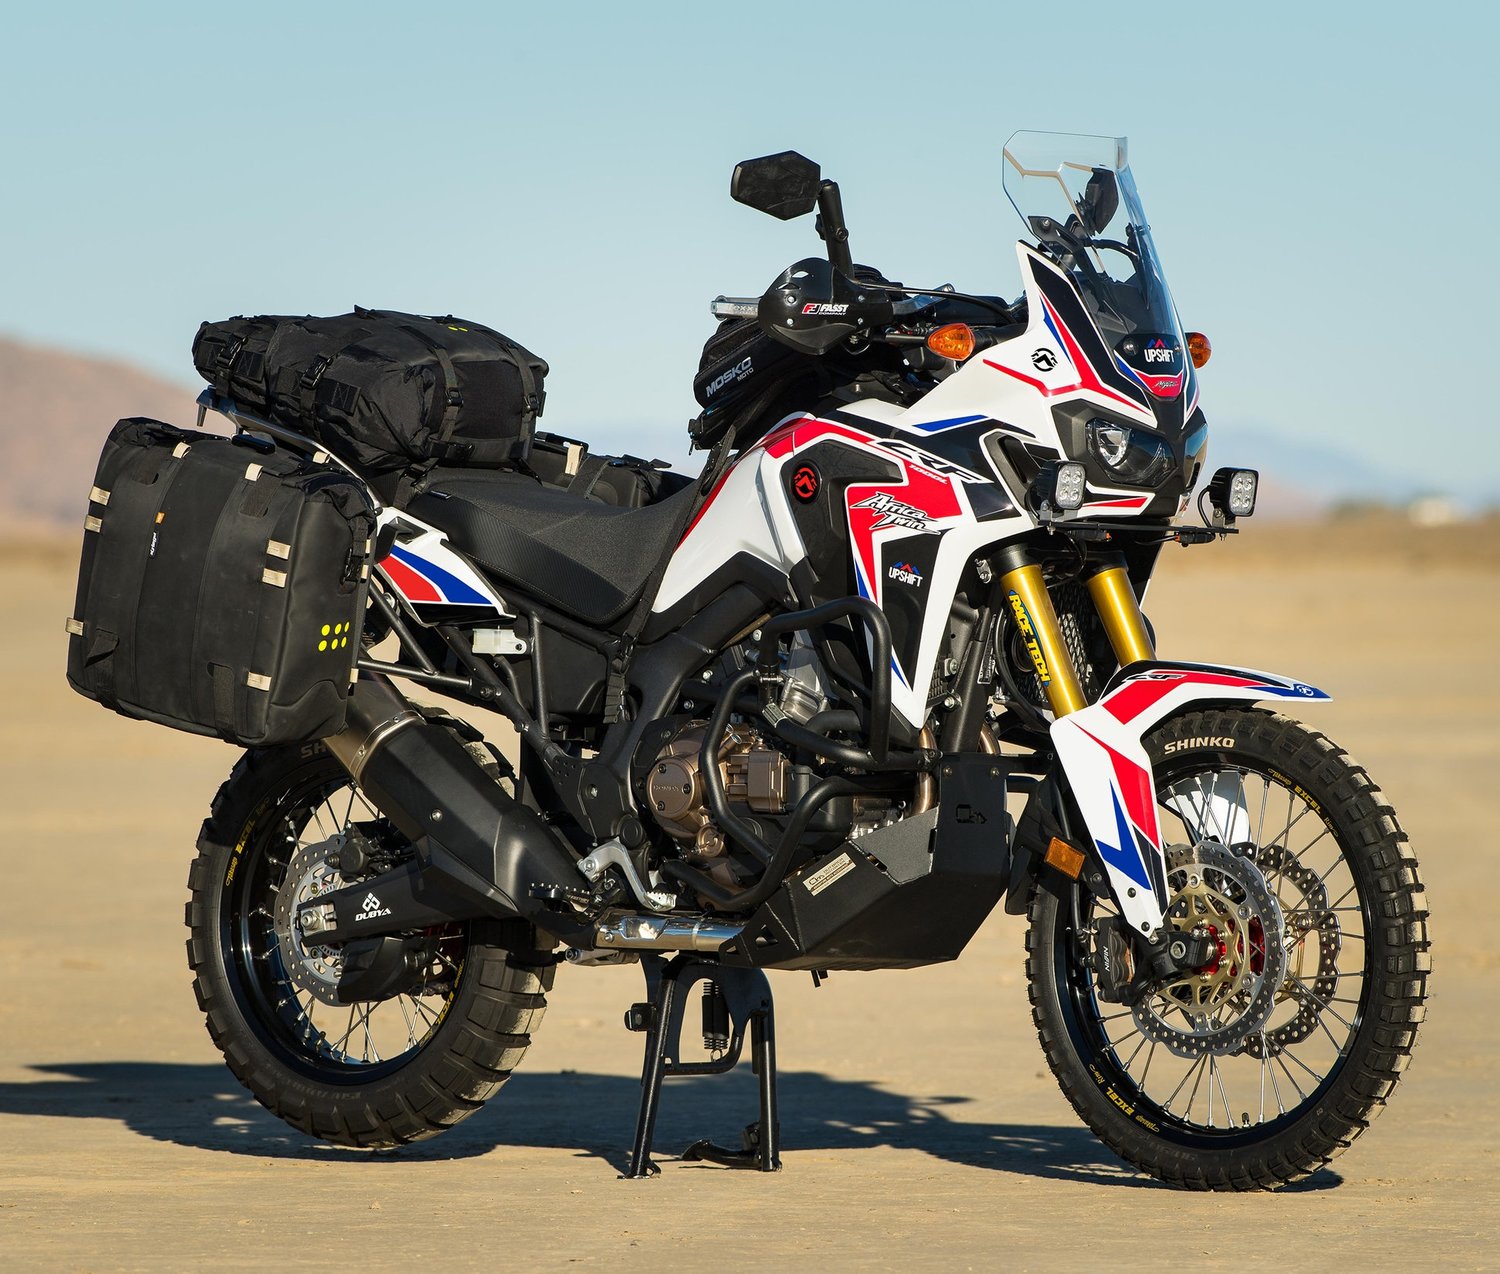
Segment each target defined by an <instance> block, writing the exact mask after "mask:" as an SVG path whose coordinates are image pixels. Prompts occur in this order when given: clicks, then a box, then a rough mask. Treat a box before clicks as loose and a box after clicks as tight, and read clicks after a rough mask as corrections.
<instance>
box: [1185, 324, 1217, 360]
mask: <svg viewBox="0 0 1500 1274" xmlns="http://www.w3.org/2000/svg"><path fill="white" fill-rule="evenodd" d="M1187 347H1188V357H1189V358H1191V359H1192V360H1193V366H1194V367H1202V366H1203V364H1204V363H1206V362H1208V360H1209V359H1210V358H1212V357H1213V352H1214V347H1213V345H1212V344H1211V343H1210V342H1209V339H1208V337H1206V336H1204V335H1203V333H1202V332H1189V333H1188V334H1187Z"/></svg>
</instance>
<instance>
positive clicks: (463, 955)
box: [187, 744, 554, 1149]
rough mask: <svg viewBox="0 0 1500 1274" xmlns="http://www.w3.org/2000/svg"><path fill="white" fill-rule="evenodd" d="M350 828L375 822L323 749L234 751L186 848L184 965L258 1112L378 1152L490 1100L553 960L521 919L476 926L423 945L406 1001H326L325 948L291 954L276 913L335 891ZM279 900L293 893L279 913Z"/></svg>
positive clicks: (331, 976)
mask: <svg viewBox="0 0 1500 1274" xmlns="http://www.w3.org/2000/svg"><path fill="white" fill-rule="evenodd" d="M351 822H358V823H360V824H361V825H362V826H365V827H378V826H379V825H380V823H381V820H380V816H379V815H378V814H377V813H376V812H375V811H374V810H373V809H371V808H370V807H369V806H368V805H367V804H365V803H364V801H363V798H362V797H361V796H360V795H359V793H358V791H357V789H356V788H355V787H354V785H353V783H352V781H351V780H350V778H349V775H348V774H347V772H345V770H344V769H343V767H342V766H341V765H340V764H339V763H338V762H337V761H336V760H335V759H334V758H333V757H332V756H331V755H329V753H328V752H327V750H326V749H325V748H324V747H323V745H321V744H309V745H306V746H304V747H301V748H297V747H290V748H279V749H272V750H263V751H252V752H247V753H246V754H245V755H244V756H243V757H242V758H241V760H240V761H239V763H238V764H237V765H236V766H235V768H234V771H233V773H231V775H230V776H229V778H228V779H227V780H226V781H225V783H224V785H223V786H222V787H221V788H220V789H219V793H218V795H217V796H216V797H215V799H214V803H213V810H212V813H211V814H210V816H209V818H208V819H207V821H206V822H205V823H204V824H203V830H202V833H201V834H200V836H199V839H198V856H197V858H196V859H195V860H194V862H193V866H192V870H191V873H190V875H189V878H188V887H189V890H190V892H191V898H190V900H189V902H188V906H187V924H188V929H189V931H190V937H189V939H188V944H187V949H188V964H189V966H190V967H191V968H192V971H193V975H194V982H193V986H194V991H195V993H196V994H197V997H198V1004H199V1007H200V1008H201V1009H202V1010H203V1013H204V1015H205V1018H206V1022H207V1026H208V1032H209V1035H210V1036H211V1037H212V1039H213V1041H214V1043H215V1045H217V1046H218V1048H219V1050H220V1051H221V1052H222V1053H223V1054H224V1060H225V1061H226V1062H227V1063H228V1065H229V1069H230V1070H231V1071H233V1072H234V1074H235V1076H236V1077H237V1078H238V1079H239V1080H240V1082H241V1083H242V1084H244V1085H245V1087H246V1088H248V1089H249V1090H250V1092H251V1093H252V1094H254V1096H255V1098H256V1100H257V1101H259V1102H260V1103H261V1105H263V1106H265V1107H266V1109H267V1110H269V1111H271V1113H272V1114H274V1115H277V1116H278V1117H280V1118H281V1119H284V1120H285V1121H286V1122H287V1123H289V1124H291V1125H292V1126H293V1127H294V1128H297V1129H300V1130H301V1131H302V1132H305V1133H307V1134H309V1135H310V1136H313V1137H317V1138H318V1139H320V1140H322V1141H328V1142H334V1143H336V1144H339V1145H344V1146H359V1147H366V1148H372V1149H378V1148H389V1147H394V1146H398V1145H402V1144H404V1143H407V1142H412V1141H420V1140H422V1139H424V1138H427V1137H432V1136H435V1135H437V1134H438V1133H440V1132H443V1131H445V1130H446V1129H448V1128H450V1127H452V1126H453V1125H454V1124H456V1123H458V1122H459V1121H460V1120H462V1119H465V1118H467V1117H468V1116H469V1115H471V1114H473V1113H474V1112H475V1111H476V1110H478V1109H479V1108H480V1106H481V1105H483V1104H484V1102H485V1101H486V1100H487V1099H488V1098H489V1097H491V1096H493V1095H494V1094H495V1093H496V1092H497V1091H498V1090H499V1088H500V1087H501V1085H503V1084H504V1083H505V1081H506V1080H507V1079H508V1078H509V1077H510V1073H511V1071H512V1069H513V1068H514V1067H515V1066H516V1065H517V1063H519V1062H520V1060H521V1058H522V1056H523V1055H524V1054H525V1052H526V1049H527V1047H528V1046H529V1044H530V1042H531V1033H532V1032H533V1031H535V1030H536V1028H537V1027H538V1026H539V1025H540V1023H541V1019H542V1014H543V1011H544V1010H545V1008H546V992H547V990H548V989H549V988H550V986H551V984H552V975H553V971H554V966H553V964H552V961H551V957H550V955H548V954H547V953H546V952H542V951H538V950H535V949H534V947H535V935H534V932H533V931H531V930H530V929H528V928H527V927H526V926H524V925H522V924H521V923H520V922H514V923H501V922H489V921H483V922H482V921H473V922H469V923H468V924H463V925H453V926H450V927H449V928H447V929H445V930H442V931H440V932H438V933H436V934H434V935H433V942H432V950H433V962H432V965H431V969H430V976H427V977H425V978H424V981H423V982H422V983H421V984H419V985H416V986H414V987H413V988H412V989H411V990H410V991H409V992H408V993H403V994H400V995H395V996H392V997H390V998H388V999H385V1000H380V1001H366V1002H363V1003H359V1004H354V1005H344V1004H338V1003H336V1002H335V997H334V987H335V986H336V983H337V977H338V970H339V958H340V957H339V955H338V953H337V952H336V951H333V950H330V949H316V948H313V949H309V948H307V947H305V946H303V944H302V942H301V940H300V936H299V934H298V933H297V932H296V931H295V930H294V929H293V928H292V925H291V922H290V921H289V919H288V917H289V916H290V915H291V914H292V911H293V907H294V906H295V905H300V903H301V902H302V901H305V898H306V896H308V895H309V894H311V893H317V892H323V891H325V890H327V889H330V888H336V887H338V886H339V885H341V884H343V883H346V882H345V881H344V880H343V878H342V877H341V876H340V874H339V872H338V868H337V866H336V861H335V863H330V862H328V861H327V859H328V857H329V855H330V851H329V850H328V849H327V848H326V847H327V846H328V845H330V844H332V843H334V838H336V837H337V835H338V834H339V833H340V832H341V831H342V830H343V829H345V828H347V827H348V826H349V825H350V823H351ZM384 836H385V838H386V840H387V843H389V842H390V839H391V836H392V833H391V831H390V829H389V828H385V829H384ZM408 848H409V847H408ZM393 852H395V853H398V854H399V853H400V852H402V851H401V848H400V846H399V845H398V846H397V847H396V848H395V850H394V851H393ZM282 891H287V892H288V893H289V894H290V895H295V896H294V897H289V898H287V899H285V900H284V901H283V904H282V905H280V906H278V896H279V895H280V894H281V893H282Z"/></svg>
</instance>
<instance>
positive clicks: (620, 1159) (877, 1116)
mask: <svg viewBox="0 0 1500 1274" xmlns="http://www.w3.org/2000/svg"><path fill="white" fill-rule="evenodd" d="M31 1069H32V1070H33V1072H34V1073H35V1074H36V1076H37V1078H36V1079H35V1080H33V1081H28V1082H25V1083H13V1084H0V1115H26V1116H41V1117H48V1118H62V1119H114V1120H118V1121H120V1122H121V1123H123V1124H124V1125H125V1126H126V1127H127V1128H129V1129H131V1130H132V1131H133V1132H136V1133H139V1134H140V1135H141V1136H143V1137H149V1138H151V1139H152V1140H154V1141H161V1142H168V1143H171V1144H174V1145H179V1146H186V1147H189V1148H192V1149H196V1150H213V1151H220V1152H227V1153H230V1154H240V1155H250V1156H254V1157H256V1158H262V1159H278V1158H285V1159H304V1160H322V1161H331V1162H350V1161H354V1160H368V1161H369V1162H370V1163H371V1165H372V1167H374V1166H375V1165H378V1164H393V1165H394V1164H399V1163H402V1162H407V1161H433V1160H445V1159H464V1158H472V1157H475V1156H479V1155H484V1154H488V1153H490V1152H491V1151H493V1150H496V1149H499V1148H504V1147H516V1148H524V1147H527V1146H536V1147H556V1148H562V1149H571V1150H574V1151H575V1152H576V1153H577V1154H578V1156H579V1157H582V1158H596V1159H599V1160H602V1161H604V1162H605V1163H607V1164H608V1165H609V1166H610V1167H611V1168H613V1169H616V1170H618V1169H620V1168H622V1167H623V1166H624V1164H625V1163H626V1161H627V1160H628V1159H629V1155H630V1140H631V1136H632V1133H633V1131H634V1127H635V1115H636V1106H637V1103H638V1102H639V1100H640V1084H639V1082H638V1081H637V1080H636V1079H634V1078H632V1077H629V1076H623V1075H599V1074H591V1073H583V1072H576V1071H562V1072H555V1073H524V1072H522V1073H518V1074H517V1075H516V1076H515V1077H514V1078H513V1079H512V1080H511V1081H510V1083H509V1084H508V1085H507V1086H506V1088H505V1089H504V1091H503V1092H502V1093H500V1094H499V1095H498V1096H497V1097H495V1098H493V1099H492V1100H491V1103H490V1105H489V1107H487V1108H486V1109H485V1110H484V1111H482V1112H480V1113H479V1114H477V1115H475V1116H474V1117H472V1118H471V1119H468V1120H466V1121H465V1122H464V1123H462V1124H460V1125H459V1126H458V1127H456V1128H454V1129H453V1130H451V1131H450V1132H447V1133H444V1134H443V1135H442V1136H441V1137H438V1138H436V1139H434V1140H432V1141H428V1142H422V1143H418V1144H416V1145H413V1146H409V1147H406V1148H404V1149H402V1150H399V1151H392V1152H368V1151H357V1150H347V1149H344V1148H342V1147H337V1146H330V1145H327V1144H323V1143H319V1142H316V1141H313V1140H311V1139H309V1138H306V1137H303V1136H301V1135H299V1134H297V1133H295V1132H293V1131H291V1130H290V1129H288V1128H287V1127H286V1126H285V1125H283V1124H282V1123H281V1122H280V1121H279V1120H278V1119H276V1118H275V1117H274V1116H272V1115H270V1114H269V1113H267V1112H266V1111H265V1110H263V1109H262V1108H261V1107H260V1106H259V1105H258V1104H257V1103H256V1102H255V1100H254V1099H253V1098H251V1097H250V1096H249V1095H248V1094H247V1093H246V1092H244V1090H243V1089H241V1088H240V1087H239V1085H238V1084H236V1083H235V1082H234V1081H233V1079H232V1078H231V1077H230V1076H229V1074H228V1073H227V1072H226V1071H225V1070H224V1068H223V1067H222V1066H219V1065H215V1064H203V1065H191V1064H179V1063H170V1062H83V1063H58V1064H54V1065H38V1066H34V1067H32V1068H31ZM779 1092H780V1096H781V1141H782V1152H783V1156H784V1157H786V1156H789V1167H790V1168H791V1169H792V1170H794V1171H795V1170H796V1168H797V1162H796V1160H797V1157H798V1152H808V1151H812V1152H820V1151H849V1150H859V1149H865V1148H871V1147H887V1148H891V1149H897V1150H918V1151H922V1152H924V1153H926V1154H930V1155H933V1156H935V1157H937V1158H939V1159H945V1160H948V1161H949V1162H952V1163H958V1164H964V1165H967V1166H969V1167H975V1168H987V1169H991V1170H993V1171H996V1172H1006V1173H1011V1174H1015V1175H1018V1176H1031V1177H1042V1178H1050V1179H1055V1180H1066V1181H1076V1182H1080V1183H1093V1184H1097V1185H1109V1186H1128V1187H1145V1188H1159V1189H1166V1188H1167V1187H1165V1186H1161V1185H1160V1184H1159V1183H1158V1182H1155V1181H1152V1180H1149V1179H1148V1178H1146V1177H1143V1176H1140V1175H1138V1174H1136V1173H1134V1172H1132V1171H1131V1170H1130V1169H1128V1168H1127V1167H1126V1166H1125V1165H1124V1164H1123V1163H1121V1162H1120V1161H1119V1160H1118V1159H1116V1158H1115V1157H1114V1155H1112V1154H1111V1153H1110V1152H1109V1151H1108V1150H1107V1149H1106V1148H1105V1147H1104V1146H1103V1145H1102V1144H1100V1143H1099V1142H1098V1141H1097V1140H1096V1139H1095V1138H1094V1136H1093V1134H1092V1133H1090V1132H1089V1131H1088V1130H1087V1129H1085V1128H1082V1127H1079V1128H1068V1127H1055V1126H1052V1125H1048V1124H1020V1123H980V1122H969V1121H965V1120H964V1119H963V1118H962V1117H961V1115H960V1114H959V1112H960V1110H961V1108H962V1106H963V1105H964V1104H965V1103H966V1102H968V1101H969V1100H970V1099H969V1098H966V1097H913V1096H908V1095H906V1094H902V1093H893V1092H890V1091H887V1090H886V1089H884V1088H881V1087H879V1086H877V1085H875V1084H872V1083H867V1082H864V1081H860V1080H848V1079H834V1078H832V1077H830V1076H828V1075H822V1074H818V1073H816V1072H811V1071H783V1072H782V1074H781V1077H780V1088H779ZM755 1110H756V1095H755V1086H754V1080H753V1077H752V1076H751V1074H750V1071H749V1068H748V1067H743V1068H741V1069H740V1070H738V1071H736V1072H735V1073H734V1074H733V1075H731V1076H726V1077H719V1078H713V1079H679V1080H674V1081H670V1082H669V1083H668V1084H667V1085H666V1087H665V1089H664V1091H663V1100H662V1109H661V1115H660V1118H659V1121H658V1124H657V1132H656V1149H655V1155H656V1157H657V1159H658V1160H660V1161H662V1162H663V1163H665V1164H667V1165H669V1166H671V1161H672V1160H673V1159H674V1158H675V1156H676V1155H678V1154H680V1153H681V1151H682V1150H683V1148H684V1147H686V1146H687V1145H688V1144H689V1143H690V1142H692V1141H694V1140H696V1139H697V1138H699V1137H712V1138H715V1139H716V1140H718V1141H720V1142H721V1143H723V1144H729V1145H737V1144H738V1142H739V1130H740V1129H741V1128H742V1127H743V1126H744V1125H745V1124H746V1123H748V1122H749V1121H750V1120H751V1119H753V1118H754V1115H755ZM950 1112H951V1113H950ZM955 1116H957V1117H955ZM681 1170H691V1171H705V1172H719V1171H723V1169H720V1168H715V1167H710V1166H708V1165H700V1164H694V1165H692V1166H691V1168H688V1166H687V1165H683V1166H682V1168H681ZM1341 1181H1342V1178H1341V1177H1340V1176H1339V1175H1338V1174H1337V1173H1335V1172H1333V1171H1331V1170H1329V1169H1326V1168H1325V1169H1324V1170H1323V1171H1321V1172H1318V1173H1316V1174H1315V1175H1314V1176H1313V1177H1311V1178H1310V1179H1308V1180H1307V1181H1305V1182H1302V1183H1301V1184H1300V1185H1297V1186H1293V1187H1289V1188H1290V1189H1293V1190H1301V1191H1307V1190H1323V1189H1329V1188H1331V1187H1333V1186H1336V1185H1338V1184H1339V1183H1340V1182H1341Z"/></svg>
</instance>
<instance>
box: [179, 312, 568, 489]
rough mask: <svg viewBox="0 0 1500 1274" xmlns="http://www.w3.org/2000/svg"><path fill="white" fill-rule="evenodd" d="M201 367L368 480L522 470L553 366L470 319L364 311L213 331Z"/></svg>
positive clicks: (221, 387) (233, 322)
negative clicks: (418, 469) (436, 467)
mask: <svg viewBox="0 0 1500 1274" xmlns="http://www.w3.org/2000/svg"><path fill="white" fill-rule="evenodd" d="M193 362H194V363H195V364H196V366H197V368H198V370H199V372H201V373H202V375H203V376H204V378H205V379H206V380H208V381H209V383H210V384H212V385H213V387H214V389H215V390H216V391H217V392H218V393H220V394H222V395H224V396H225V397H227V398H230V399H232V400H233V401H234V403H235V404H236V405H237V406H239V407H242V408H244V409H245V410H247V411H251V412H255V413H257V414H259V415H263V416H265V417H266V418H267V419H269V420H270V421H272V422H273V423H275V424H279V425H282V426H284V427H286V428H288V429H294V430H297V431H298V432H299V433H303V434H306V435H308V436H309V437H312V438H315V439H316V440H317V441H318V442H319V443H321V444H322V445H323V446H325V447H327V448H328V450H329V451H331V452H333V454H334V455H336V456H341V457H342V458H343V459H345V460H347V461H349V462H350V463H351V464H353V465H354V466H355V467H356V468H358V469H359V470H360V471H361V472H365V473H370V474H373V475H380V474H385V473H392V472H395V471H397V470H400V469H404V468H407V467H409V466H411V465H413V464H420V463H423V462H427V461H436V462H437V463H439V464H443V465H448V466H454V465H458V466H465V467H468V466H481V467H497V466H501V465H508V464H512V463H514V462H515V461H518V460H525V459H526V456H527V454H528V451H529V450H530V446H531V435H532V430H533V429H534V427H535V424H536V418H537V416H538V415H540V414H541V411H542V405H543V401H544V397H545V395H544V391H543V381H544V379H545V377H546V375H547V364H546V363H545V362H543V361H542V360H541V359H540V358H538V357H537V356H536V355H535V354H533V353H531V352H530V351H529V350H527V349H524V348H523V347H522V346H520V345H518V344H516V342H515V341H513V340H511V339H510V338H509V337H506V336H502V335H501V334H500V333H499V332H496V331H492V330H491V329H490V328H488V327H484V326H481V325H480V324H478V323H471V322H469V321H468V320H467V319H457V318H453V317H451V316H449V317H445V318H429V317H425V316H423V315H419V314H401V313H397V312H396V311H394V310H363V309H359V308H356V309H355V311H354V313H353V314H341V315H339V316H337V317H335V318H312V317H307V318H291V317H277V316H261V317H258V318H232V319H228V320H226V321H224V322H222V323H205V324H203V326H202V327H200V328H199V329H198V335H197V337H196V338H195V339H194V341H193Z"/></svg>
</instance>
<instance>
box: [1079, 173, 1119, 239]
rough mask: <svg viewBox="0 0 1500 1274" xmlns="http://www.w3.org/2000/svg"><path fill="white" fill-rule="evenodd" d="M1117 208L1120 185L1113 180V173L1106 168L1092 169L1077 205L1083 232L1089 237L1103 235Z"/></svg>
mask: <svg viewBox="0 0 1500 1274" xmlns="http://www.w3.org/2000/svg"><path fill="white" fill-rule="evenodd" d="M1119 207H1120V183H1119V182H1118V181H1116V180H1115V175H1114V173H1113V172H1111V171H1110V170H1109V169H1108V168H1096V169H1094V174H1093V176H1091V177H1090V178H1089V184H1088V185H1087V186H1085V187H1084V188H1083V198H1082V199H1081V200H1079V204H1078V215H1079V219H1080V220H1081V221H1082V222H1083V228H1084V231H1085V232H1086V233H1087V234H1088V235H1089V236H1090V237H1097V236H1099V235H1101V234H1103V233H1104V230H1105V227H1106V226H1108V225H1109V223H1110V222H1111V221H1113V220H1114V219H1115V213H1116V212H1117V211H1118V210H1119Z"/></svg>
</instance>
